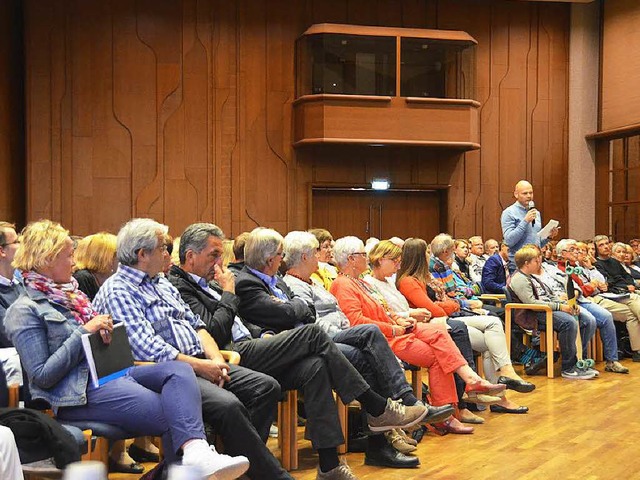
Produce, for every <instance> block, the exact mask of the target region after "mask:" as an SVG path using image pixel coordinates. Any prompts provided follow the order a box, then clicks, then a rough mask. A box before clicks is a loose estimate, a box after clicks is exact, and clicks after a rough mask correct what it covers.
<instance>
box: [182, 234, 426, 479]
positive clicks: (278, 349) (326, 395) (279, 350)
mask: <svg viewBox="0 0 640 480" xmlns="http://www.w3.org/2000/svg"><path fill="white" fill-rule="evenodd" d="M265 230H266V229H265ZM278 236H279V234H278ZM223 238H224V237H223V233H222V231H221V230H220V229H219V228H218V227H216V226H215V225H212V224H204V223H200V224H194V225H191V226H189V227H188V228H187V229H186V230H185V232H184V233H183V234H182V236H181V239H180V251H179V256H180V263H181V266H180V267H177V266H174V267H172V269H171V271H170V272H169V281H170V282H171V283H173V285H175V286H176V288H177V289H178V291H179V292H180V294H181V295H182V297H183V299H184V300H185V302H186V303H187V304H188V305H189V306H190V307H191V309H192V310H193V311H194V312H195V313H197V314H198V315H200V317H201V319H202V320H203V321H204V323H205V324H206V326H207V330H208V331H209V332H210V333H211V335H212V336H213V338H214V339H215V340H216V343H218V345H221V346H224V347H225V348H231V349H233V350H235V351H237V352H238V353H240V355H241V365H242V366H244V367H246V368H250V369H253V370H256V371H260V372H262V373H267V374H269V375H271V376H273V377H274V378H276V380H278V382H279V383H280V384H281V386H282V389H283V390H292V389H295V390H298V389H301V390H303V391H304V397H305V407H306V412H307V422H308V423H307V428H308V432H309V435H310V438H311V441H312V444H313V446H314V447H315V448H316V449H318V452H319V461H320V465H319V470H320V471H319V474H318V478H351V477H349V476H348V475H351V472H350V470H349V467H348V466H347V465H346V464H344V463H343V464H339V461H338V457H337V450H336V447H337V446H338V445H340V444H341V443H343V442H344V438H343V436H342V431H341V428H340V424H339V421H338V416H337V410H336V406H335V402H334V400H333V395H332V388H333V389H335V390H336V391H337V392H338V394H339V395H340V396H341V398H342V399H343V400H344V401H346V402H350V401H351V400H353V399H355V398H357V399H358V400H359V401H360V402H361V403H362V404H363V407H364V408H365V410H367V412H368V413H369V417H368V419H369V425H370V428H372V430H378V431H382V430H387V429H390V428H392V427H393V426H398V423H402V424H403V425H407V424H415V423H417V422H418V421H420V420H421V419H422V418H423V417H424V416H425V414H426V409H425V407H424V406H422V405H416V406H413V407H405V406H403V405H400V404H398V403H396V402H393V401H392V400H390V399H384V398H382V397H380V396H379V395H378V394H376V393H375V392H373V391H372V390H371V388H370V387H369V385H368V384H367V383H366V381H365V380H364V379H363V378H362V377H361V376H360V374H359V373H358V372H357V370H355V368H354V367H353V366H352V365H351V364H350V363H349V362H348V361H347V359H346V358H345V357H344V356H343V354H342V353H341V352H340V350H339V349H338V348H337V347H336V345H335V344H334V343H333V342H332V341H331V339H330V338H329V337H328V336H327V334H326V333H325V332H324V331H323V330H322V329H320V328H319V327H318V326H316V325H315V324H314V322H315V312H314V310H313V309H312V308H310V307H309V306H308V305H307V303H306V302H304V301H303V300H301V299H299V298H293V294H292V293H291V292H290V290H289V288H288V287H287V286H286V284H285V283H284V282H283V281H282V280H279V278H275V279H273V280H272V282H273V285H277V287H276V288H277V293H278V294H279V295H282V297H276V295H274V294H273V293H270V291H269V290H265V289H267V288H270V287H268V286H267V284H265V283H264V282H263V279H261V278H260V277H258V276H255V275H254V274H253V273H252V271H251V270H250V269H249V267H246V266H245V268H244V269H243V271H242V272H241V273H240V275H239V277H238V281H240V280H241V279H244V280H243V281H244V284H245V287H246V288H247V289H248V290H253V292H254V294H253V295H251V298H250V299H249V300H248V301H249V302H251V303H252V304H254V305H253V306H252V308H250V309H249V312H250V313H251V314H252V315H257V316H259V318H260V321H261V325H259V326H258V325H255V323H249V322H247V321H245V320H244V319H242V318H241V317H239V316H238V309H239V306H240V304H241V303H242V301H243V299H242V297H240V296H237V295H236V288H235V282H234V276H233V274H232V273H231V272H229V271H228V270H226V269H224V268H222V265H221V254H222V239H223ZM279 238H280V240H279V242H280V253H279V254H277V255H275V256H272V258H276V261H273V260H271V259H267V262H266V264H268V265H269V266H270V267H271V269H267V271H268V272H271V271H274V273H275V271H277V268H278V266H279V264H280V261H279V260H280V259H281V252H282V245H281V243H282V237H280V236H279ZM250 244H251V235H250V236H249V238H248V239H247V245H250ZM249 251H251V247H249ZM245 257H246V258H245V261H246V259H247V256H246V255H245ZM248 257H251V255H249V256H248ZM274 268H275V270H273V269H274ZM245 274H246V278H245ZM214 280H215V282H214ZM285 295H290V297H285ZM272 296H273V298H272ZM263 322H266V323H263ZM293 326H299V327H300V328H295V329H292V327H293ZM334 372H339V375H335V374H334ZM392 411H393V412H395V413H392ZM400 460H404V464H401V465H394V466H415V465H416V464H417V462H416V459H414V457H407V458H406V459H402V458H401V459H400ZM400 463H403V462H400ZM324 474H326V475H324Z"/></svg>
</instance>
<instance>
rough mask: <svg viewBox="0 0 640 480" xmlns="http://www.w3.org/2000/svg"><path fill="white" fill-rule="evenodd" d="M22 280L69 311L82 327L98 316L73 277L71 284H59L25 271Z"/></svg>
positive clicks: (35, 273)
mask: <svg viewBox="0 0 640 480" xmlns="http://www.w3.org/2000/svg"><path fill="white" fill-rule="evenodd" d="M22 278H23V279H24V284H25V286H27V287H29V288H33V289H34V290H38V291H39V292H42V293H44V294H45V295H46V297H47V299H48V300H49V301H51V302H53V303H55V304H57V305H60V306H62V307H64V308H66V309H67V310H69V311H70V312H71V313H72V314H73V316H74V317H75V319H76V321H77V322H78V323H79V324H80V325H84V324H85V323H87V322H88V321H89V320H91V319H92V318H93V317H95V316H96V315H98V312H96V311H95V310H94V309H93V306H91V301H90V300H89V297H87V296H86V295H85V293H84V292H83V291H82V290H79V289H78V281H77V280H76V279H75V278H73V277H71V282H69V283H63V284H59V283H55V282H54V281H53V280H51V279H50V278H49V277H45V276H44V275H41V274H39V273H37V272H34V271H32V270H30V271H26V270H25V271H23V272H22Z"/></svg>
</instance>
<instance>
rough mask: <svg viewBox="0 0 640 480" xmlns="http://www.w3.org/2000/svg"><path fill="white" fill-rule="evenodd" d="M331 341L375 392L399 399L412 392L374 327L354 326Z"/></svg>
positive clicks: (389, 348) (388, 348)
mask: <svg viewBox="0 0 640 480" xmlns="http://www.w3.org/2000/svg"><path fill="white" fill-rule="evenodd" d="M332 340H333V341H334V342H335V343H336V345H337V346H338V348H339V349H340V351H341V352H342V353H343V354H344V356H345V357H347V360H349V362H350V363H351V364H352V365H353V366H354V367H355V368H356V370H357V371H358V372H359V373H360V375H362V377H363V378H364V379H365V380H366V381H367V383H368V384H369V385H370V386H371V388H372V389H373V391H374V392H376V393H377V394H379V395H380V396H381V397H383V398H387V397H391V398H393V399H398V398H400V397H402V395H404V394H405V393H407V392H410V391H411V385H409V384H408V383H407V380H406V378H405V376H404V370H403V369H402V367H401V366H400V363H399V362H398V359H397V358H396V356H395V354H394V353H393V352H392V351H391V347H389V342H387V339H386V338H385V336H384V335H383V334H382V332H381V331H380V328H378V326H377V325H356V326H354V327H351V328H348V329H346V330H342V331H341V332H338V333H336V334H335V335H333V337H332Z"/></svg>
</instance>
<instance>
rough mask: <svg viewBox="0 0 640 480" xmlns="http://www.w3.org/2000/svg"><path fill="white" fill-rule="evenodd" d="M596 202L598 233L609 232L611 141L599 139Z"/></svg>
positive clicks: (597, 142) (597, 143) (596, 145)
mask: <svg viewBox="0 0 640 480" xmlns="http://www.w3.org/2000/svg"><path fill="white" fill-rule="evenodd" d="M595 162H596V164H595V170H596V185H595V187H596V188H595V191H596V196H595V203H596V205H595V206H596V208H595V211H596V219H595V226H596V235H598V234H608V233H609V207H608V202H609V142H608V141H606V140H598V141H596V143H595Z"/></svg>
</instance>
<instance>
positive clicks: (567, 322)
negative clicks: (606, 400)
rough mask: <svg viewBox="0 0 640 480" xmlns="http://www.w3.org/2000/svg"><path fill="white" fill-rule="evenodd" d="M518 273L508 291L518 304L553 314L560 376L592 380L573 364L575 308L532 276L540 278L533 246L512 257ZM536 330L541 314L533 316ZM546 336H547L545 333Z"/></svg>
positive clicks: (538, 258)
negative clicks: (540, 307)
mask: <svg viewBox="0 0 640 480" xmlns="http://www.w3.org/2000/svg"><path fill="white" fill-rule="evenodd" d="M515 263H516V267H517V268H518V271H517V272H516V273H514V274H513V277H512V278H511V284H510V285H509V288H510V289H511V290H512V291H513V293H514V294H515V295H516V297H517V300H518V301H520V302H522V303H537V304H541V305H548V306H549V307H551V309H552V310H553V330H554V331H555V332H557V333H558V341H559V342H560V350H561V353H562V376H563V377H564V378H568V379H578V380H586V379H590V378H593V377H594V376H595V373H593V372H588V371H587V370H586V369H583V368H578V366H577V365H576V362H577V360H578V358H577V353H576V352H577V349H576V338H577V335H578V322H577V321H576V319H575V317H574V315H576V314H578V312H579V307H578V309H577V310H578V311H576V309H575V308H573V307H571V306H569V305H567V304H566V302H564V301H562V300H561V299H559V298H557V297H556V296H555V295H554V293H553V291H552V290H551V289H550V288H549V287H547V286H546V285H545V284H544V283H543V282H542V281H541V280H540V279H538V278H537V277H536V276H537V275H541V274H542V252H541V251H540V248H539V247H537V246H535V245H525V246H524V247H522V248H521V249H520V250H518V251H517V252H516V254H515ZM535 317H536V318H537V321H538V327H539V328H540V330H543V331H544V330H545V329H546V320H545V316H544V313H543V312H537V313H535ZM548 334H549V335H550V334H551V332H548Z"/></svg>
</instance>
